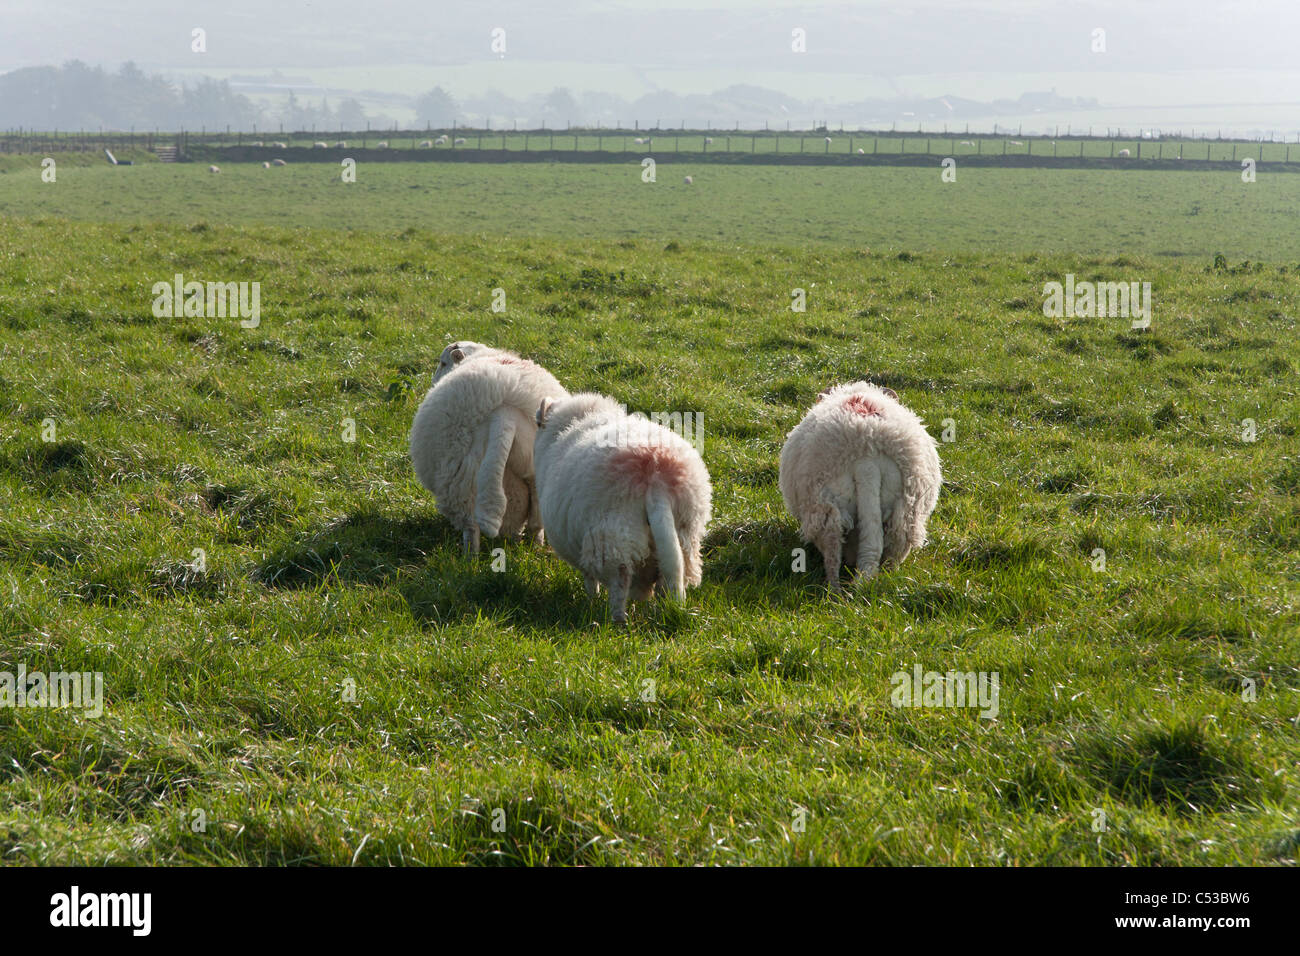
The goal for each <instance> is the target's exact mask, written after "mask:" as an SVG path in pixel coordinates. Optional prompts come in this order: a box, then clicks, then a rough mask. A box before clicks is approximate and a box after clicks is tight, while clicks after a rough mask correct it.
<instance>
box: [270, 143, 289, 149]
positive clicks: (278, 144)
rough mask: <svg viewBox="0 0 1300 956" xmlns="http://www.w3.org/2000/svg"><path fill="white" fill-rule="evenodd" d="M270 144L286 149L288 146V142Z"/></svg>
mask: <svg viewBox="0 0 1300 956" xmlns="http://www.w3.org/2000/svg"><path fill="white" fill-rule="evenodd" d="M271 145H272V146H274V147H275V148H276V149H288V148H289V144H288V143H272V144H271Z"/></svg>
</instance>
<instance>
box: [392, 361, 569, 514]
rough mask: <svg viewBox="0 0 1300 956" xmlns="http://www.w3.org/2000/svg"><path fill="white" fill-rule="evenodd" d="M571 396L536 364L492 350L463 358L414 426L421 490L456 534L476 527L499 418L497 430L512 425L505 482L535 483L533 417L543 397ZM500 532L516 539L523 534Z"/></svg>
mask: <svg viewBox="0 0 1300 956" xmlns="http://www.w3.org/2000/svg"><path fill="white" fill-rule="evenodd" d="M567 394H568V393H567V392H566V391H565V389H564V387H563V386H561V385H560V383H559V382H557V381H556V380H555V377H554V376H552V375H551V373H550V372H548V371H546V369H544V368H542V367H541V366H540V365H538V364H536V363H535V362H530V361H528V360H527V359H521V358H518V357H517V356H514V355H510V354H508V353H501V352H495V351H494V352H491V353H489V354H486V355H484V356H482V357H475V358H468V359H466V360H465V361H463V362H461V363H460V365H458V366H457V367H456V368H455V369H453V370H452V371H451V372H449V373H448V374H447V375H446V376H445V377H444V378H443V379H442V380H441V381H439V383H438V384H437V385H436V386H434V387H433V388H431V389H429V391H428V393H427V394H426V395H425V396H424V401H422V402H421V403H420V407H419V410H418V411H416V413H415V419H414V421H413V422H412V424H411V435H410V451H411V464H412V465H413V466H414V468H415V476H416V478H417V479H419V482H420V484H421V485H423V486H424V487H425V488H426V489H428V490H429V491H430V492H432V493H433V496H434V498H435V500H436V501H437V504H438V510H439V511H441V512H442V514H443V515H444V516H446V518H447V519H448V520H449V521H451V523H452V524H453V525H455V526H456V527H457V528H458V529H459V530H462V531H464V530H468V529H469V528H471V527H472V526H473V524H474V503H475V500H476V496H477V494H478V493H479V491H480V489H478V488H477V487H476V484H477V478H478V470H479V466H480V465H481V464H482V462H483V458H484V455H485V454H486V453H487V450H488V444H489V441H490V440H491V438H492V433H493V424H494V419H495V420H496V423H497V424H496V427H497V428H498V429H500V428H501V427H502V424H503V423H504V422H509V423H510V424H512V425H513V427H514V435H513V440H512V444H511V446H510V451H509V458H508V459H507V466H506V475H507V476H508V478H507V481H511V480H516V479H531V478H532V476H533V442H534V439H535V438H536V435H537V424H536V421H535V419H534V413H535V412H536V409H537V406H538V405H539V404H540V403H541V401H542V399H543V398H547V397H550V398H558V397H563V396H565V395H567ZM510 490H511V489H506V491H507V500H508V502H509V503H510V505H509V513H510V518H511V519H512V525H513V519H514V517H515V512H516V511H517V510H518V508H517V506H516V505H515V503H514V498H515V497H516V496H517V494H510V493H509V492H510ZM516 493H517V489H516ZM524 511H525V513H526V511H527V509H526V508H525V509H524ZM520 526H522V521H521V522H520ZM501 530H502V531H504V532H507V533H515V532H517V531H518V530H519V529H518V528H517V527H514V526H511V527H503V528H502V529H501ZM489 533H490V532H489Z"/></svg>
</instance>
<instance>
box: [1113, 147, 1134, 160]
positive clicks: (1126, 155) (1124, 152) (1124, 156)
mask: <svg viewBox="0 0 1300 956" xmlns="http://www.w3.org/2000/svg"><path fill="white" fill-rule="evenodd" d="M1117 155H1118V156H1119V157H1120V158H1121V159H1128V158H1129V157H1130V156H1132V155H1133V154H1132V153H1130V152H1129V151H1128V150H1127V149H1121V150H1120V151H1119V153H1118V154H1117Z"/></svg>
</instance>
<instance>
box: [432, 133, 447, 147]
mask: <svg viewBox="0 0 1300 956" xmlns="http://www.w3.org/2000/svg"><path fill="white" fill-rule="evenodd" d="M433 144H434V145H435V146H446V145H447V134H446V133H443V134H442V135H441V136H439V137H438V138H437V139H435V140H434V141H433Z"/></svg>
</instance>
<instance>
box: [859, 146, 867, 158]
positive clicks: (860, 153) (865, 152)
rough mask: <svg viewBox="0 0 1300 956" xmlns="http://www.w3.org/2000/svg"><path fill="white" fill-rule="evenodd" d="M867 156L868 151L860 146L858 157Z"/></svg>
mask: <svg viewBox="0 0 1300 956" xmlns="http://www.w3.org/2000/svg"><path fill="white" fill-rule="evenodd" d="M866 154H867V151H866V150H865V149H863V148H862V147H861V146H859V147H858V155H859V156H865V155H866Z"/></svg>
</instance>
